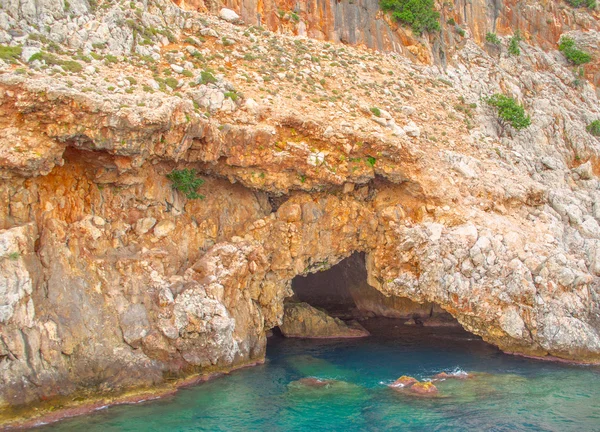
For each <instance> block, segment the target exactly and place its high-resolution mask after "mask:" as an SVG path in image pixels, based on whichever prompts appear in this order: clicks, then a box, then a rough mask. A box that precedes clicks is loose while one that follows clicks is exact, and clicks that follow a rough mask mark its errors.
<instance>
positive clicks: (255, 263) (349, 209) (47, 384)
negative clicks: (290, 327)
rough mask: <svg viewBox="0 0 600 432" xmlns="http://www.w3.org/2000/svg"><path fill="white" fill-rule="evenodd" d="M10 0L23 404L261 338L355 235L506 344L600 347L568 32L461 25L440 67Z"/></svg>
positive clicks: (261, 33) (588, 108) (14, 277)
mask: <svg viewBox="0 0 600 432" xmlns="http://www.w3.org/2000/svg"><path fill="white" fill-rule="evenodd" d="M341 3H344V2H340V4H341ZM358 3H360V2H358ZM0 4H1V5H2V10H1V11H0V29H2V30H1V31H0V43H2V44H4V45H3V51H2V55H3V57H2V58H3V61H2V64H0V70H1V74H0V161H1V162H0V168H1V171H0V175H1V178H2V181H1V184H0V193H1V196H2V199H1V200H0V228H1V231H0V257H1V258H0V268H1V269H2V272H1V275H2V277H1V279H0V408H2V412H3V415H4V416H5V418H4V419H3V421H7V417H9V416H12V415H14V412H13V411H10V410H9V409H8V408H10V407H13V408H14V407H20V406H30V405H31V404H34V403H37V402H39V401H47V400H49V401H52V400H55V399H57V400H58V399H59V400H61V404H69V403H76V401H77V400H80V399H81V398H82V396H83V398H86V397H91V396H94V395H98V394H100V395H104V394H106V395H114V394H117V393H118V392H122V391H128V390H131V389H139V388H143V387H152V386H160V385H163V384H164V383H166V382H169V381H170V380H172V379H173V378H181V377H185V376H189V375H191V374H194V373H207V372H214V371H223V370H230V369H232V368H235V367H239V366H243V365H247V364H253V363H256V362H260V361H262V359H263V358H264V353H265V344H266V336H265V335H266V333H267V331H268V330H269V329H271V328H273V327H275V326H277V325H279V324H280V323H281V321H282V313H283V304H284V299H285V298H287V297H289V296H290V295H291V294H292V293H291V290H290V282H291V280H292V279H293V278H294V277H295V276H297V275H300V274H307V273H310V272H315V271H319V270H323V269H326V268H328V267H330V266H332V265H334V264H336V263H337V262H339V261H340V260H342V259H343V258H345V257H348V256H350V255H351V254H352V253H353V252H364V253H365V256H366V268H367V275H368V282H369V285H370V286H371V287H373V288H374V289H376V290H378V291H379V292H380V293H381V295H384V296H387V297H391V298H405V299H409V300H411V301H414V302H417V303H421V304H425V303H427V304H435V305H437V307H440V308H441V309H443V310H444V311H446V312H448V313H450V314H452V315H453V316H454V317H455V318H456V319H457V320H458V322H459V323H460V324H461V325H462V326H463V327H465V328H466V329H467V330H469V331H471V332H473V333H474V334H477V335H480V336H481V337H483V338H484V339H485V340H486V341H488V342H490V343H492V344H495V345H497V346H498V347H500V348H501V349H503V350H505V351H508V352H516V353H520V354H526V355H535V356H541V357H545V356H552V357H557V358H561V359H567V360H577V361H582V362H590V363H597V362H600V194H599V186H600V183H599V180H598V177H597V176H598V174H600V165H599V163H600V162H599V160H600V159H599V156H600V141H599V139H598V137H596V136H594V135H592V134H591V133H589V132H588V131H587V130H586V127H587V126H588V125H589V124H590V122H592V121H593V120H596V119H600V106H599V103H598V97H597V94H596V88H595V87H594V85H593V83H591V82H589V81H585V80H583V82H579V83H578V84H577V85H575V84H574V82H573V71H572V68H570V67H569V66H568V65H567V63H566V61H565V60H564V58H563V57H562V54H560V53H558V52H557V51H555V50H554V48H553V47H552V46H551V45H545V44H543V43H542V42H539V44H538V42H537V41H536V40H535V38H534V39H531V40H528V39H526V40H525V41H523V42H521V49H522V55H521V56H520V57H514V56H509V55H508V54H507V53H506V52H505V50H498V51H493V50H489V49H488V48H485V47H484V48H485V49H484V48H482V46H481V45H480V44H478V43H477V42H479V40H478V39H477V37H475V36H473V37H471V36H470V35H467V37H466V38H465V40H464V41H463V42H462V43H461V44H460V45H457V46H456V47H455V50H454V52H453V54H452V61H451V62H448V64H447V65H446V67H445V68H444V67H442V66H441V65H438V64H428V65H424V64H420V63H416V62H414V61H413V59H410V58H406V57H405V56H403V55H402V54H401V53H399V52H389V53H382V52H375V51H371V50H365V49H364V48H362V47H360V46H350V45H339V44H335V43H331V42H325V41H319V40H314V39H307V38H299V37H296V36H293V35H286V34H281V33H273V32H271V31H269V30H266V29H264V28H263V29H261V28H258V27H256V26H252V27H248V26H246V25H243V24H231V23H228V22H226V21H224V20H221V19H218V18H217V17H215V16H212V15H210V14H203V13H198V12H191V11H185V10H182V9H180V8H179V7H178V6H176V5H174V4H172V3H171V2H167V1H163V0H154V1H149V2H147V3H145V2H137V3H129V2H127V3H122V4H119V3H113V2H108V1H105V2H99V3H98V4H97V5H95V7H92V6H94V5H92V6H90V4H89V3H88V2H87V1H85V0H81V1H70V3H69V10H65V5H64V2H62V0H61V1H58V0H56V1H54V0H46V1H44V2H41V3H40V2H33V1H30V0H1V1H0ZM214 4H215V5H217V6H218V4H217V3H216V2H214ZM261 4H262V3H261ZM307 4H310V3H307ZM535 4H536V5H537V4H541V3H535ZM217 6H215V7H217ZM290 7H291V5H290ZM346 7H350V6H346ZM458 9H460V8H457V10H458ZM576 13H577V14H579V13H581V14H584V15H585V16H586V17H587V18H586V19H589V21H585V22H587V23H588V24H581V23H582V22H583V21H580V20H577V21H575V22H572V21H564V22H565V23H567V22H568V23H569V27H565V29H566V28H569V29H571V28H575V27H576V28H577V29H579V30H577V31H581V30H582V29H584V28H587V27H586V26H588V27H589V28H592V27H594V26H597V25H598V21H597V19H596V18H595V17H594V13H595V12H594V13H590V12H579V11H578V12H576ZM300 15H301V16H302V14H300ZM469 16H470V17H471V18H469V19H472V20H473V22H474V23H475V22H477V23H479V19H480V18H477V17H478V16H479V15H477V14H475V15H469ZM511 16H512V15H511ZM557 19H558V18H557ZM561 22H563V21H561ZM576 23H579V24H576ZM487 25H488V24H486V25H485V26H484V25H483V24H481V23H480V27H481V28H482V29H487ZM566 25H567V24H565V26H566ZM579 25H580V27H577V26H579ZM309 27H310V26H309ZM481 31H484V30H481ZM478 32H479V30H478ZM474 33H475V32H474ZM307 34H309V32H308V30H307ZM577 34H578V35H579V36H578V37H581V40H582V41H583V40H584V39H585V37H587V38H588V39H589V40H593V38H597V33H594V32H592V31H589V32H588V33H585V34H584V33H581V34H579V33H577ZM311 35H313V34H312V33H311ZM540 37H542V36H540ZM357 42H360V40H357ZM530 42H531V43H530ZM9 45H10V46H11V47H13V48H14V49H13V50H12V51H11V50H9V49H6V47H7V46H9ZM498 92H501V93H506V94H509V95H511V96H513V97H515V98H516V99H517V100H519V101H520V102H521V103H522V104H523V105H524V106H525V108H526V110H527V112H529V113H530V115H531V118H532V125H531V126H530V127H528V128H527V129H524V130H522V131H517V130H512V129H510V128H508V129H506V130H504V133H503V134H501V128H500V127H499V125H498V122H497V118H496V115H495V112H494V111H493V110H492V109H491V108H490V107H488V106H487V105H486V104H485V103H484V102H483V99H482V98H483V97H486V96H488V95H491V94H493V93H498ZM183 168H190V169H192V168H193V169H196V170H197V171H198V172H199V173H200V175H201V177H202V178H204V179H205V183H204V185H202V186H201V187H200V189H199V191H198V192H199V193H201V194H202V195H204V196H205V198H204V199H203V200H190V199H187V198H186V196H185V195H184V194H182V193H181V192H179V191H176V190H174V189H173V187H172V183H171V181H170V180H169V179H168V178H167V177H166V176H167V174H169V173H171V172H172V171H173V170H174V169H183ZM391 303H394V302H393V301H392V302H391Z"/></svg>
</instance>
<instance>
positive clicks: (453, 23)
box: [446, 18, 456, 26]
mask: <svg viewBox="0 0 600 432" xmlns="http://www.w3.org/2000/svg"><path fill="white" fill-rule="evenodd" d="M446 24H448V25H451V26H453V25H456V21H454V18H448V20H447V21H446Z"/></svg>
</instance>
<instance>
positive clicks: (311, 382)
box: [293, 377, 338, 388]
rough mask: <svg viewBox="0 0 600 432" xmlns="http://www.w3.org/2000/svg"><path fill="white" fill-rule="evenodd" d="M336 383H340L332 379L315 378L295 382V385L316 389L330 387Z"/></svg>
mask: <svg viewBox="0 0 600 432" xmlns="http://www.w3.org/2000/svg"><path fill="white" fill-rule="evenodd" d="M336 382H338V381H337V380H332V379H321V378H315V377H307V378H300V379H299V380H298V381H293V383H297V384H302V385H304V386H307V387H315V388H320V387H329V386H331V385H332V384H334V383H336Z"/></svg>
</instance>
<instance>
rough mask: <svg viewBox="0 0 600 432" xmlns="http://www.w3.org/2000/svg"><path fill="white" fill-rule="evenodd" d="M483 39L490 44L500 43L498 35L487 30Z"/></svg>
mask: <svg viewBox="0 0 600 432" xmlns="http://www.w3.org/2000/svg"><path fill="white" fill-rule="evenodd" d="M485 40H486V41H487V42H489V43H491V44H494V45H500V39H499V38H498V36H497V35H496V33H491V32H488V33H487V34H486V35H485Z"/></svg>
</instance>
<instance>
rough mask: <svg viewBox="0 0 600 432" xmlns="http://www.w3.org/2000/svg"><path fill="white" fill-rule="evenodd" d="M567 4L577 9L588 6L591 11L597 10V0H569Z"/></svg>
mask: <svg viewBox="0 0 600 432" xmlns="http://www.w3.org/2000/svg"><path fill="white" fill-rule="evenodd" d="M567 3H569V4H570V5H571V6H573V7H575V8H578V7H582V6H586V7H588V8H590V9H596V0H567Z"/></svg>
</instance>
